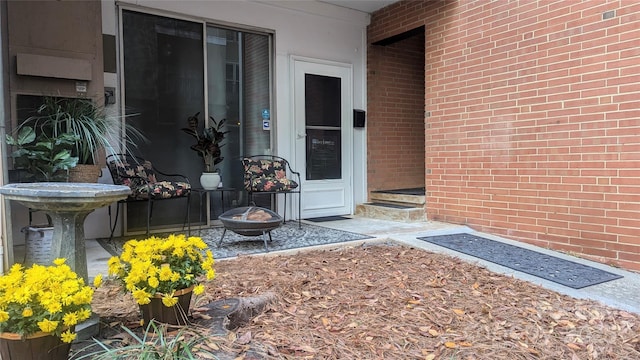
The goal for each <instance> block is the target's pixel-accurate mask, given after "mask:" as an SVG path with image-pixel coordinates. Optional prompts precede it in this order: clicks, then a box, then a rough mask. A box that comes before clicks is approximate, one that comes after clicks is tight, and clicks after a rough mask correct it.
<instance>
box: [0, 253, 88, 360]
mask: <svg viewBox="0 0 640 360" xmlns="http://www.w3.org/2000/svg"><path fill="white" fill-rule="evenodd" d="M92 298H93V289H92V288H91V287H89V286H86V285H85V283H84V280H83V279H82V278H81V277H79V276H78V275H77V274H76V273H75V272H74V271H73V270H71V268H70V267H69V265H67V264H66V263H65V259H56V260H54V262H53V265H50V266H43V265H37V264H36V265H33V266H31V267H30V268H26V269H25V268H24V267H23V266H22V265H21V264H14V265H13V266H12V267H11V269H10V270H9V272H8V273H6V274H4V275H2V276H0V357H1V358H2V359H6V360H11V359H16V360H18V359H19V360H29V359H34V358H37V359H67V357H68V353H69V348H70V347H69V343H71V342H72V341H73V340H74V339H75V338H76V334H75V332H74V327H75V325H77V324H79V323H81V322H82V321H84V320H87V319H89V317H90V316H91V300H92Z"/></svg>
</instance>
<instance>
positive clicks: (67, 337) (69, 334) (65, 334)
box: [60, 330, 78, 343]
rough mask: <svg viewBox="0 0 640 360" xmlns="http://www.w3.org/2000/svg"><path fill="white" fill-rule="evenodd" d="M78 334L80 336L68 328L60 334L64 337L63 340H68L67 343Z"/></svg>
mask: <svg viewBox="0 0 640 360" xmlns="http://www.w3.org/2000/svg"><path fill="white" fill-rule="evenodd" d="M76 336H78V334H76V333H72V332H71V331H69V330H67V331H65V332H63V333H62V334H60V338H61V339H62V341H63V342H66V343H70V342H72V341H73V340H75V339H76Z"/></svg>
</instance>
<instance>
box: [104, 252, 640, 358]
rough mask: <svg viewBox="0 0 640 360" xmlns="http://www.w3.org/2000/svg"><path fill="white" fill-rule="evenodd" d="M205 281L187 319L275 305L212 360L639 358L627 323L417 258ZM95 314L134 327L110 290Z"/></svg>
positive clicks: (212, 345)
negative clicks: (236, 307) (259, 300)
mask: <svg viewBox="0 0 640 360" xmlns="http://www.w3.org/2000/svg"><path fill="white" fill-rule="evenodd" d="M216 273H217V276H216V278H215V279H214V280H213V281H211V282H210V283H209V284H207V291H206V293H205V294H204V295H203V296H200V297H198V298H197V299H195V300H194V301H193V303H192V308H193V309H195V310H194V311H193V316H194V319H195V321H196V322H197V320H198V319H206V318H207V314H206V311H205V308H204V306H205V305H206V304H207V303H210V302H212V301H215V300H221V299H229V298H239V297H253V296H259V295H261V294H266V293H274V294H275V296H276V299H277V300H276V301H275V302H274V303H273V304H272V305H270V306H269V307H268V309H267V311H265V312H263V313H262V314H259V315H257V316H256V317H255V318H253V320H252V321H251V323H249V324H248V325H246V326H243V327H241V328H238V329H236V330H234V331H230V332H228V333H224V334H221V333H219V332H218V333H214V332H211V333H209V335H208V336H207V338H208V340H207V341H205V342H203V343H202V344H201V345H200V347H199V349H202V350H203V351H204V350H207V351H209V352H210V353H214V354H216V356H218V358H220V359H226V358H229V359H256V358H259V359H423V360H424V359H498V360H499V359H509V360H514V359H570V360H576V359H640V315H638V314H633V313H629V312H626V311H622V310H618V309H614V308H611V307H607V306H604V305H602V304H600V303H598V302H595V301H590V300H580V299H573V298H570V297H568V296H564V295H561V294H558V293H555V292H553V291H550V290H546V289H543V288H541V287H539V286H535V285H532V284H530V283H527V282H524V281H521V280H518V279H514V278H511V277H507V276H503V275H498V274H495V273H492V272H490V271H488V270H486V269H483V268H480V267H477V266H474V265H470V264H468V263H466V262H464V261H461V260H458V259H455V258H451V257H447V256H444V255H438V254H432V253H428V252H425V251H423V250H419V249H412V248H408V247H404V246H387V245H378V246H363V247H358V248H346V249H338V250H332V251H312V252H301V253H299V254H296V255H288V256H256V257H241V258H238V259H235V260H225V261H219V262H217V263H216ZM94 311H96V312H97V313H99V314H100V315H101V316H103V317H104V318H105V319H109V323H110V324H111V326H115V325H116V324H120V323H122V324H126V325H128V326H134V327H135V326H136V324H137V322H138V312H137V311H138V310H137V306H136V305H135V304H134V303H133V302H132V300H131V299H130V298H129V297H127V296H125V295H123V294H122V293H120V292H119V290H118V289H117V288H116V287H115V286H113V285H109V284H107V286H104V287H102V288H100V289H98V291H97V292H96V296H95V304H94ZM196 328H199V327H196ZM198 331H203V329H198ZM111 335H113V333H112V334H111ZM201 358H203V359H204V358H211V357H210V355H205V354H202V355H201Z"/></svg>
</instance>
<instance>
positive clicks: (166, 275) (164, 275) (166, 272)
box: [158, 265, 173, 281]
mask: <svg viewBox="0 0 640 360" xmlns="http://www.w3.org/2000/svg"><path fill="white" fill-rule="evenodd" d="M171 275H173V271H171V268H170V267H169V266H168V265H166V266H165V265H163V266H162V267H161V268H160V274H159V276H158V277H159V278H160V281H167V280H169V279H171Z"/></svg>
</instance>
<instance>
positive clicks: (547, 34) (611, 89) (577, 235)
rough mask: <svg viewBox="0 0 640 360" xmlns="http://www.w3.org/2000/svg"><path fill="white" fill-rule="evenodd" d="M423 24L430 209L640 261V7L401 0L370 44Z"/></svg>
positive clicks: (379, 16) (608, 257) (638, 264)
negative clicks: (424, 35) (639, 42)
mask: <svg viewBox="0 0 640 360" xmlns="http://www.w3.org/2000/svg"><path fill="white" fill-rule="evenodd" d="M608 12H613V13H608ZM605 14H606V15H607V16H605ZM608 15H613V16H612V17H611V18H606V19H605V17H608ZM422 25H425V29H426V30H425V31H426V40H425V63H426V66H425V71H426V84H425V88H426V94H425V104H426V110H427V111H428V112H430V117H429V118H427V124H428V127H427V129H426V153H427V156H426V160H427V161H426V167H427V171H428V175H427V176H426V187H427V193H428V195H427V196H428V197H427V210H428V217H429V218H431V219H437V220H443V221H448V222H454V223H463V224H468V225H469V226H471V227H473V228H475V229H477V230H481V231H485V232H490V233H494V234H500V235H504V236H505V237H508V238H513V239H519V240H523V241H526V242H529V243H534V244H537V245H541V246H545V247H550V248H553V249H560V250H566V251H571V252H576V253H580V254H583V255H586V256H588V257H592V258H595V259H597V260H600V261H604V262H610V263H615V264H619V265H621V266H623V267H626V268H629V269H635V270H640V238H639V235H640V216H639V212H640V47H639V46H638V41H639V40H638V39H640V3H639V2H636V1H624V0H622V1H582V2H576V1H566V0H558V1H538V2H534V1H442V2H441V1H432V2H428V1H403V2H400V3H396V4H394V5H392V6H390V7H388V8H385V9H383V10H381V11H379V12H378V13H375V14H374V15H373V17H372V23H371V25H370V29H369V41H370V42H373V41H377V40H380V39H383V38H386V37H389V36H392V35H395V34H398V33H401V32H403V31H406V30H409V29H412V28H415V27H418V26H422ZM370 85H371V84H370ZM369 91H370V92H372V91H375V89H371V88H370V89H369ZM370 116H373V114H370Z"/></svg>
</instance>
